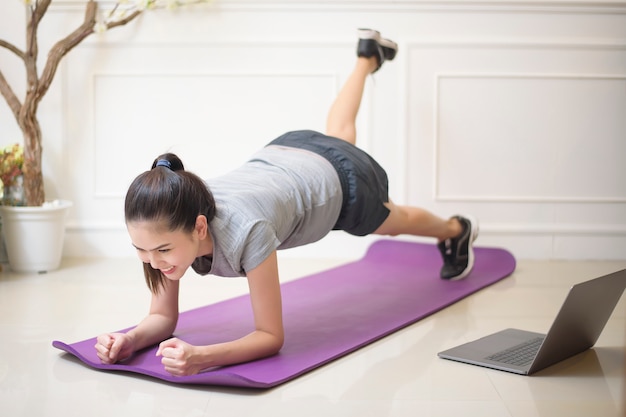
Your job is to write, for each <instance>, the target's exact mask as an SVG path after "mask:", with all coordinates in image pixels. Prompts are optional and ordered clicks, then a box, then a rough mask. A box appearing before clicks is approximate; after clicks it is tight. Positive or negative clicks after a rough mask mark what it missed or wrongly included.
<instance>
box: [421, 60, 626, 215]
mask: <svg viewBox="0 0 626 417" xmlns="http://www.w3.org/2000/svg"><path fill="white" fill-rule="evenodd" d="M446 79H456V80H513V81H514V80H537V81H541V80H548V81H550V80H568V81H571V80H574V81H596V80H600V81H619V82H621V83H623V84H624V88H623V89H622V90H624V91H626V74H624V75H615V74H583V73H581V74H574V73H567V74H557V73H476V72H474V73H463V72H455V73H438V74H436V75H435V96H434V97H435V101H434V106H435V109H436V110H435V114H434V118H435V120H434V130H435V134H434V138H433V140H434V142H435V143H434V146H433V148H434V152H435V154H434V157H433V158H434V171H433V172H434V174H433V184H432V187H433V190H434V199H435V201H442V202H445V201H447V202H491V203H504V202H516V203H607V204H613V203H626V195H625V196H602V197H597V196H539V195H525V196H512V195H482V196H480V195H454V194H447V195H446V194H443V193H442V192H441V187H440V182H441V178H440V175H439V174H440V170H439V164H440V162H441V154H440V145H441V143H440V142H441V137H440V121H439V119H440V117H441V115H440V108H439V102H440V101H441V96H440V87H441V83H442V81H443V80H446ZM625 102H626V100H625ZM596 145H597V146H602V144H601V143H597V144H596ZM520 146H523V144H520ZM590 175H592V174H590ZM470 191H471V190H470Z"/></svg>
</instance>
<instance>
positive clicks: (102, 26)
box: [93, 22, 108, 33]
mask: <svg viewBox="0 0 626 417" xmlns="http://www.w3.org/2000/svg"><path fill="white" fill-rule="evenodd" d="M107 29H108V28H107V25H106V23H103V22H96V23H95V24H94V25H93V31H94V32H96V33H104V32H106V31H107Z"/></svg>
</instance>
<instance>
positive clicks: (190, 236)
mask: <svg viewBox="0 0 626 417" xmlns="http://www.w3.org/2000/svg"><path fill="white" fill-rule="evenodd" d="M126 227H127V229H128V234H129V235H130V239H131V241H132V244H133V246H134V247H135V249H136V250H137V255H138V256H139V259H141V261H142V262H143V263H147V264H148V263H149V264H150V265H151V266H152V268H154V269H158V270H160V271H161V272H162V273H163V275H164V276H165V277H166V278H167V279H171V280H174V281H177V280H179V279H181V278H182V277H183V275H184V274H185V271H187V269H188V268H189V267H190V266H191V264H192V263H193V261H194V260H195V259H196V257H197V256H198V251H199V247H200V241H201V236H200V234H199V232H198V230H197V228H196V229H194V230H193V231H192V232H191V233H189V232H183V231H181V230H176V231H173V232H171V231H167V230H166V228H164V227H162V226H161V225H160V224H159V222H154V221H137V222H130V223H128V224H127V225H126Z"/></svg>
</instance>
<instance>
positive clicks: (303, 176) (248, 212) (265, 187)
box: [192, 145, 343, 277]
mask: <svg viewBox="0 0 626 417" xmlns="http://www.w3.org/2000/svg"><path fill="white" fill-rule="evenodd" d="M207 183H208V186H209V189H210V190H211V192H212V193H213V196H214V198H215V203H216V209H217V210H216V211H217V213H216V216H215V218H214V219H213V220H212V221H211V222H210V224H209V231H210V233H211V237H212V238H213V255H212V259H211V258H208V257H200V258H196V260H195V262H194V263H193V265H192V267H193V269H194V270H195V271H196V272H198V273H200V274H203V275H205V274H213V275H219V276H223V277H235V276H245V275H246V271H251V270H252V269H254V268H256V267H257V266H258V265H259V264H261V262H263V261H264V260H265V259H266V258H267V257H268V256H269V255H270V254H271V253H272V252H273V251H274V250H276V249H287V248H292V247H296V246H301V245H305V244H307V243H312V242H315V241H317V240H319V239H321V238H323V237H324V236H326V235H327V234H328V232H330V231H331V230H332V228H333V226H334V225H335V223H336V222H337V218H338V217H339V213H340V211H341V205H342V201H343V194H342V191H341V184H340V182H339V177H338V175H337V171H336V170H335V168H333V166H332V165H331V164H330V162H328V160H326V159H325V158H323V157H321V156H320V155H318V154H316V153H314V152H310V151H306V150H302V149H296V148H290V147H282V146H276V145H271V146H267V147H265V148H263V149H262V150H260V151H259V152H257V153H256V154H255V155H254V156H253V157H252V158H251V159H250V160H249V161H248V162H247V163H245V164H244V165H242V166H241V167H239V168H238V169H236V170H234V171H232V172H230V173H228V174H226V175H223V176H221V177H218V178H215V179H212V180H209V181H207Z"/></svg>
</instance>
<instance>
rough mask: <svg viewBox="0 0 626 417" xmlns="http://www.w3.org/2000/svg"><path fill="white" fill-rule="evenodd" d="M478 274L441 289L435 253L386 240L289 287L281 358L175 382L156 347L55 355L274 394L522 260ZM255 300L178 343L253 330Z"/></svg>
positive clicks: (192, 316)
mask: <svg viewBox="0 0 626 417" xmlns="http://www.w3.org/2000/svg"><path fill="white" fill-rule="evenodd" d="M474 251H475V255H476V256H475V258H476V260H475V264H474V270H473V271H472V273H471V274H470V275H469V276H468V277H467V278H465V279H464V280H461V281H443V280H441V279H439V269H440V267H441V256H440V254H439V252H438V250H437V248H436V247H435V246H434V245H426V244H421V243H412V242H404V241H399V240H379V241H377V242H375V243H373V244H372V245H371V247H370V248H369V249H368V251H367V253H366V254H365V256H364V257H363V258H362V259H360V260H358V261H355V262H352V263H348V264H345V265H342V266H339V267H335V268H333V269H330V270H327V271H323V272H320V273H316V274H313V275H309V276H306V277H304V278H300V279H297V280H295V281H291V282H288V283H285V284H283V285H282V297H283V316H284V326H285V344H284V346H283V348H282V350H281V351H280V353H279V354H278V355H275V356H272V357H269V358H265V359H261V360H257V361H254V362H248V363H243V364H238V365H232V366H225V367H221V368H216V369H213V370H209V371H206V372H203V373H200V374H197V375H191V376H185V377H175V376H172V375H170V374H169V373H167V372H166V371H165V370H164V369H163V366H162V365H161V358H160V357H156V356H155V352H156V349H157V347H156V346H154V347H152V348H148V349H145V350H143V351H141V352H138V353H136V354H135V355H134V356H132V357H131V358H130V359H128V360H127V361H125V362H124V363H119V364H114V365H103V364H101V363H100V361H99V359H98V357H97V356H96V352H95V349H94V344H95V343H96V339H95V338H92V339H88V340H84V341H82V342H77V343H72V344H66V343H63V342H60V341H54V342H53V343H52V344H53V346H54V347H56V348H58V349H61V350H64V351H66V352H68V353H71V354H72V355H75V356H76V357H78V358H79V359H80V360H81V361H83V362H84V363H85V364H87V365H89V366H91V367H94V368H97V369H104V370H115V371H127V372H136V373H139V374H144V375H149V376H152V377H155V378H159V379H162V380H165V381H169V382H175V383H180V384H204V385H222V386H238V387H253V388H269V387H273V386H276V385H278V384H281V383H283V382H286V381H288V380H290V379H293V378H296V377H297V376H299V375H302V374H303V373H305V372H308V371H310V370H312V369H314V368H317V367H319V366H321V365H323V364H325V363H328V362H330V361H332V360H334V359H336V358H339V357H341V356H343V355H346V354H348V353H350V352H353V351H355V350H356V349H359V348H360V347H362V346H365V345H367V344H369V343H372V342H374V341H376V340H378V339H380V338H382V337H384V336H386V335H388V334H390V333H393V332H395V331H397V330H399V329H401V328H403V327H405V326H407V325H409V324H411V323H414V322H416V321H418V320H420V319H422V318H423V317H426V316H428V315H430V314H432V313H434V312H436V311H439V310H441V309H443V308H445V307H446V306H449V305H450V304H453V303H455V302H456V301H458V300H460V299H462V298H464V297H466V296H468V295H470V294H472V293H474V292H476V291H478V290H480V289H482V288H484V287H486V286H488V285H491V284H493V283H495V282H497V281H499V280H501V279H502V278H504V277H506V276H508V275H510V274H511V273H512V272H513V271H514V270H515V258H514V257H513V256H512V255H511V254H510V253H509V252H507V251H506V250H504V249H496V248H475V249H474ZM252 326H253V320H252V311H251V308H250V302H249V297H248V296H247V295H246V296H241V297H237V298H233V299H230V300H226V301H222V302H219V303H217V304H212V305H208V306H206V307H201V308H197V309H194V310H190V311H187V312H184V313H181V314H180V317H179V321H178V327H177V328H176V331H175V332H174V335H175V336H176V337H178V338H180V339H182V340H184V341H186V342H188V343H191V344H197V345H206V344H212V343H217V342H223V341H227V340H232V339H234V338H238V337H241V336H243V335H245V334H247V333H248V332H250V331H251V330H252V329H253V327H252Z"/></svg>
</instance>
